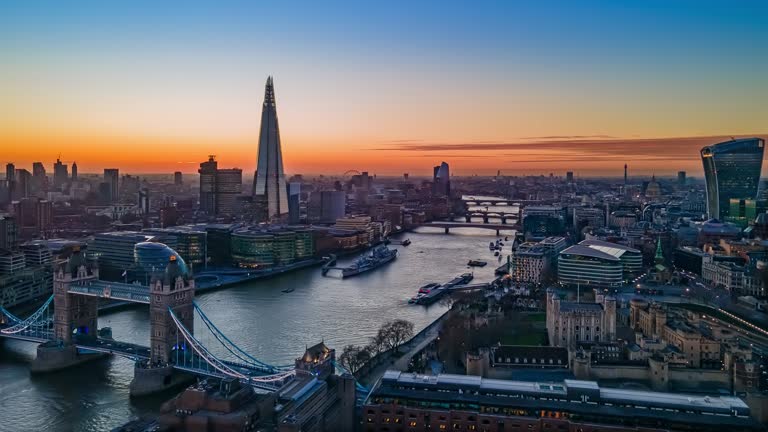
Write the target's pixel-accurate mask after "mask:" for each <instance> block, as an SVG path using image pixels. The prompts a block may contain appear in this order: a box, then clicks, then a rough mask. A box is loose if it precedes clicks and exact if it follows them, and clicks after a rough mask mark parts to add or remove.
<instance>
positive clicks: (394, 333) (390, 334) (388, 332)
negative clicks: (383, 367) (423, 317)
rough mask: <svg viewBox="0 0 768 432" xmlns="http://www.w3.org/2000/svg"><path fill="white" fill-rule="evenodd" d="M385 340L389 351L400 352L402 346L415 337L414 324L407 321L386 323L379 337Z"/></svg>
mask: <svg viewBox="0 0 768 432" xmlns="http://www.w3.org/2000/svg"><path fill="white" fill-rule="evenodd" d="M377 336H378V337H381V338H382V339H383V340H384V344H385V346H386V348H387V349H392V350H395V351H398V350H399V348H400V345H402V344H403V343H405V342H406V341H407V340H408V339H410V338H411V337H412V336H413V323H412V322H410V321H406V320H401V319H398V320H394V321H389V322H387V323H385V324H384V325H383V326H381V328H380V329H379V333H378V335H377Z"/></svg>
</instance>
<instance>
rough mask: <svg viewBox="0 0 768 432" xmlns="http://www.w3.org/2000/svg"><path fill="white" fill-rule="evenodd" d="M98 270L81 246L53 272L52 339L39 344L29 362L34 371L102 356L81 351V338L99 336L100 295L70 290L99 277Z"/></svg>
mask: <svg viewBox="0 0 768 432" xmlns="http://www.w3.org/2000/svg"><path fill="white" fill-rule="evenodd" d="M98 277H99V270H98V269H97V268H95V267H92V266H90V265H89V264H88V263H86V261H85V258H84V257H83V254H82V253H81V252H80V250H79V248H75V250H74V251H73V253H72V256H71V257H70V259H69V260H68V261H67V262H66V263H65V264H63V265H61V266H59V268H58V269H56V271H55V272H54V274H53V308H54V314H53V339H54V340H52V341H49V342H45V343H42V344H40V345H38V346H37V356H36V357H35V360H34V361H33V362H32V364H31V365H30V370H31V371H32V372H33V373H34V372H53V371H57V370H61V369H65V368H68V367H70V366H74V365H77V364H80V363H83V362H86V361H88V360H93V359H96V358H99V357H101V356H102V354H96V353H81V352H79V351H78V349H77V346H76V345H75V344H76V343H77V342H78V341H83V340H87V339H95V338H96V337H98V328H97V320H98V305H99V299H98V297H91V296H85V295H79V294H75V293H70V292H69V290H70V289H71V288H73V287H77V286H78V285H80V286H82V285H88V284H90V283H92V282H93V281H94V280H96V279H98Z"/></svg>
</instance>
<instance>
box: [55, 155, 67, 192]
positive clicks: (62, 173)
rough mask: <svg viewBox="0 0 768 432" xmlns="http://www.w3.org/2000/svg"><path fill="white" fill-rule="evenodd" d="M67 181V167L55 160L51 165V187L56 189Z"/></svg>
mask: <svg viewBox="0 0 768 432" xmlns="http://www.w3.org/2000/svg"><path fill="white" fill-rule="evenodd" d="M67 181H69V173H68V171H67V166H66V165H64V164H63V163H62V162H61V160H60V159H58V158H56V163H55V164H53V187H54V188H57V189H58V188H60V187H61V186H62V185H63V184H64V183H66V182H67Z"/></svg>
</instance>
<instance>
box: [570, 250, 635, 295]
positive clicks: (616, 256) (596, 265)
mask: <svg viewBox="0 0 768 432" xmlns="http://www.w3.org/2000/svg"><path fill="white" fill-rule="evenodd" d="M642 265H643V257H642V254H641V252H640V251H639V250H637V249H633V248H630V247H627V246H624V245H620V244H617V243H610V242H604V241H601V240H591V239H588V240H584V241H582V242H581V243H579V244H577V245H574V246H571V247H569V248H567V249H565V250H563V251H562V252H560V256H559V258H558V264H557V277H558V281H559V282H560V283H561V284H563V285H582V286H597V287H618V286H621V285H622V284H623V283H624V280H625V279H628V278H629V277H631V276H632V275H634V274H637V273H639V272H640V271H641V270H642Z"/></svg>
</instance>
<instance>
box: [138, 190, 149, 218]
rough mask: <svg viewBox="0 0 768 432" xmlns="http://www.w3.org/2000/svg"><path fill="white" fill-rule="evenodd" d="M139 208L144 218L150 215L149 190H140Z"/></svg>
mask: <svg viewBox="0 0 768 432" xmlns="http://www.w3.org/2000/svg"><path fill="white" fill-rule="evenodd" d="M139 208H140V209H141V214H143V215H144V216H146V215H148V214H149V189H148V188H141V189H139Z"/></svg>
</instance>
